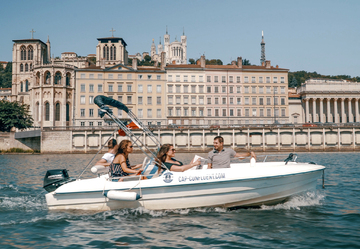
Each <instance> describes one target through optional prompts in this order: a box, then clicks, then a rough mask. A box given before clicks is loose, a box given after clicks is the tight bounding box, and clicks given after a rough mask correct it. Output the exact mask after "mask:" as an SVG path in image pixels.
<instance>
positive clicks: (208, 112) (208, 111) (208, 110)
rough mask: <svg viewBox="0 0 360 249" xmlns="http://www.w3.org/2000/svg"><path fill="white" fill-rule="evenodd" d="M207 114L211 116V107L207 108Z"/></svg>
mask: <svg viewBox="0 0 360 249" xmlns="http://www.w3.org/2000/svg"><path fill="white" fill-rule="evenodd" d="M207 115H208V117H211V109H207Z"/></svg>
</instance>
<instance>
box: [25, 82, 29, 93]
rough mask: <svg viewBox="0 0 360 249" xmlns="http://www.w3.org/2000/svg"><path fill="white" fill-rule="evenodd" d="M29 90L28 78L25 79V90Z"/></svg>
mask: <svg viewBox="0 0 360 249" xmlns="http://www.w3.org/2000/svg"><path fill="white" fill-rule="evenodd" d="M28 91H29V81H28V80H26V81H25V92H28Z"/></svg>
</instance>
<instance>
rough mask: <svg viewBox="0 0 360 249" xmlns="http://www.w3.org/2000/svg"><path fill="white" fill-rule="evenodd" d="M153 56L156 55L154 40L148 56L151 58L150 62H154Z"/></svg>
mask: <svg viewBox="0 0 360 249" xmlns="http://www.w3.org/2000/svg"><path fill="white" fill-rule="evenodd" d="M155 55H156V46H155V43H154V39H153V40H152V44H151V50H150V56H151V59H152V60H154V57H155Z"/></svg>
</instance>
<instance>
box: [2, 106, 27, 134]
mask: <svg viewBox="0 0 360 249" xmlns="http://www.w3.org/2000/svg"><path fill="white" fill-rule="evenodd" d="M32 124H33V118H32V117H31V115H30V114H29V105H26V104H21V103H19V102H10V101H8V100H0V131H10V130H11V128H12V127H15V128H18V129H20V130H22V129H26V128H28V127H31V126H32Z"/></svg>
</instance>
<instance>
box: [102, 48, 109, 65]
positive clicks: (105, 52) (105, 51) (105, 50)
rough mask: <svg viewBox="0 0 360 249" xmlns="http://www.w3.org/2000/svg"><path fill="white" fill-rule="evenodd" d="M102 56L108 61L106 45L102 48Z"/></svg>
mask: <svg viewBox="0 0 360 249" xmlns="http://www.w3.org/2000/svg"><path fill="white" fill-rule="evenodd" d="M103 55H104V59H105V60H107V61H108V60H109V47H108V46H107V45H105V46H104V48H103Z"/></svg>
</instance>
